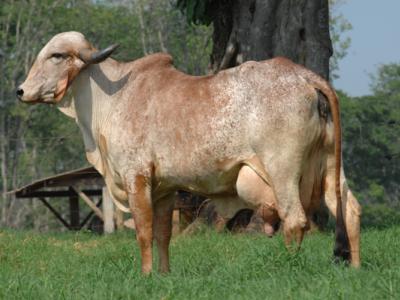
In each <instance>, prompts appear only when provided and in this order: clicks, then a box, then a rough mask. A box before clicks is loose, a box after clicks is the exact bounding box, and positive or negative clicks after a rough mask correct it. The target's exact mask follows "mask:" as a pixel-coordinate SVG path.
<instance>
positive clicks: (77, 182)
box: [13, 167, 204, 233]
mask: <svg viewBox="0 0 400 300" xmlns="http://www.w3.org/2000/svg"><path fill="white" fill-rule="evenodd" d="M13 193H15V196H16V197H17V198H35V199H38V200H39V201H41V202H42V203H43V204H44V205H45V206H46V207H47V208H48V209H49V210H50V211H51V212H52V213H53V214H54V216H55V217H56V218H57V219H58V220H59V221H60V222H61V223H62V224H63V225H64V226H65V227H66V228H68V229H69V230H80V229H82V228H84V227H85V226H87V224H88V223H89V222H90V220H91V219H92V218H93V217H95V218H96V217H97V218H98V219H100V220H101V221H102V224H103V229H104V232H105V233H111V232H113V231H114V229H115V228H123V227H124V224H125V225H126V226H128V227H132V225H130V226H129V225H128V224H132V222H125V223H124V216H123V212H122V211H120V210H119V209H117V208H116V207H115V208H114V204H113V201H112V199H111V196H110V195H109V193H108V190H107V188H106V186H105V183H104V180H103V177H102V176H101V175H100V173H98V172H97V170H96V169H95V168H93V167H87V168H82V169H78V170H73V171H69V172H65V173H61V174H58V175H55V176H51V177H47V178H44V179H40V180H37V181H34V182H32V183H30V184H28V185H26V186H23V187H21V188H19V189H17V190H15V191H13ZM54 198H64V199H67V201H68V203H69V214H68V215H69V218H66V217H65V216H63V214H62V213H60V211H59V210H57V209H56V208H55V207H54V205H53V204H52V201H53V200H54ZM80 200H82V201H83V202H84V203H86V204H87V205H88V206H89V207H90V212H89V213H88V214H87V215H86V216H83V217H82V216H81V207H80ZM203 201H204V199H202V198H199V197H196V196H190V194H189V193H185V192H179V193H178V195H177V201H176V204H175V212H174V223H175V224H178V226H179V227H180V229H183V227H185V226H187V225H188V224H189V223H191V222H192V221H193V220H194V218H196V214H197V210H198V208H199V206H200V205H201V203H202V202H203ZM64 215H65V214H64ZM133 226H134V225H133ZM178 231H180V230H178Z"/></svg>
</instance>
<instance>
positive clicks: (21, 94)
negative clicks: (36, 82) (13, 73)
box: [17, 87, 24, 98]
mask: <svg viewBox="0 0 400 300" xmlns="http://www.w3.org/2000/svg"><path fill="white" fill-rule="evenodd" d="M23 95H24V90H23V89H21V88H20V87H19V88H17V97H18V98H20V97H22V96H23Z"/></svg>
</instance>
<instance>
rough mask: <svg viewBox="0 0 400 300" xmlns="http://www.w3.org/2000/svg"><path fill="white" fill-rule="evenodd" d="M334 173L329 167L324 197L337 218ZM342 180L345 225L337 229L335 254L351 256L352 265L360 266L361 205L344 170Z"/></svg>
mask: <svg viewBox="0 0 400 300" xmlns="http://www.w3.org/2000/svg"><path fill="white" fill-rule="evenodd" d="M334 173H335V172H334V168H331V169H328V172H327V175H326V178H325V185H324V190H325V194H324V198H325V202H326V205H327V207H328V208H329V211H330V212H331V213H332V214H333V216H334V217H335V218H336V219H337V216H336V205H337V202H336V193H335V174H334ZM340 181H341V193H342V212H343V218H344V222H345V224H344V225H345V226H343V227H344V228H343V229H340V228H339V229H337V230H339V232H337V233H336V242H335V249H334V255H335V256H336V257H338V258H341V259H344V260H348V259H349V258H350V262H351V265H352V266H354V267H359V266H360V216H361V207H360V205H359V204H358V202H357V199H356V198H355V197H354V196H353V194H352V192H351V191H350V189H349V188H348V186H347V183H346V179H345V177H344V175H343V171H342V174H341V180H340ZM341 230H345V232H344V233H343V232H340V231H341ZM349 248H350V249H349Z"/></svg>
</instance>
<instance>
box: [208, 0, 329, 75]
mask: <svg viewBox="0 0 400 300" xmlns="http://www.w3.org/2000/svg"><path fill="white" fill-rule="evenodd" d="M209 11H210V13H211V16H212V20H213V25H214V35H213V41H214V46H213V51H212V54H211V67H212V70H213V71H214V72H217V71H219V70H221V69H226V68H230V67H233V66H236V65H239V64H241V63H242V62H245V61H248V60H256V61H259V60H265V59H268V58H272V57H276V56H285V57H287V58H289V59H291V60H293V61H294V62H296V63H299V64H302V65H304V66H306V67H307V68H309V69H311V70H313V71H314V72H316V73H318V74H320V75H321V76H323V77H324V78H326V79H328V78H329V58H330V57H331V55H332V43H331V39H330V34H329V5H328V0H296V1H293V0H221V1H214V2H213V4H212V5H211V7H210V9H209Z"/></svg>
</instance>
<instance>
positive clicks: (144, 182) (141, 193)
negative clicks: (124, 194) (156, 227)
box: [128, 175, 153, 274]
mask: <svg viewBox="0 0 400 300" xmlns="http://www.w3.org/2000/svg"><path fill="white" fill-rule="evenodd" d="M148 182H150V181H149V180H148V179H146V178H145V177H144V176H141V175H139V176H136V177H135V179H134V181H133V182H131V183H130V185H129V186H130V187H131V188H130V192H129V193H128V199H129V206H130V208H131V211H132V216H133V219H134V221H135V225H136V239H137V241H138V244H139V248H140V253H141V257H142V272H143V273H144V274H149V273H150V272H151V269H152V245H153V208H152V205H151V190H150V186H149V184H148Z"/></svg>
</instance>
